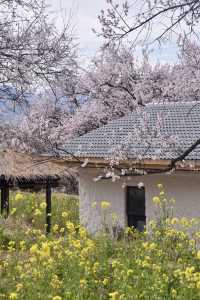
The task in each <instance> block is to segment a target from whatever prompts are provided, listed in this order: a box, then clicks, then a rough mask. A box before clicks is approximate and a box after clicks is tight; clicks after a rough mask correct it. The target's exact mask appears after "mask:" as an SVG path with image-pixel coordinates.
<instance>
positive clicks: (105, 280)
mask: <svg viewBox="0 0 200 300" xmlns="http://www.w3.org/2000/svg"><path fill="white" fill-rule="evenodd" d="M102 283H103V285H105V286H106V285H108V283H109V280H108V278H104V280H103V281H102Z"/></svg>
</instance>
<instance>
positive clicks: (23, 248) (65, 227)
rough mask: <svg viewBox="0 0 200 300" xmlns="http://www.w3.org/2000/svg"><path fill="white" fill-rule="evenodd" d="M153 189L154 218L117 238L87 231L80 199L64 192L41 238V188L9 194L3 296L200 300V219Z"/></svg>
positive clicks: (0, 274)
mask: <svg viewBox="0 0 200 300" xmlns="http://www.w3.org/2000/svg"><path fill="white" fill-rule="evenodd" d="M158 187H159V192H158V195H157V196H155V197H154V198H153V202H154V203H155V206H156V208H157V213H156V216H155V220H153V221H151V222H150V224H148V226H147V229H146V231H145V232H143V233H139V232H137V231H136V230H134V229H129V228H127V229H125V230H124V233H123V234H122V235H121V236H120V238H111V236H110V235H109V234H108V233H107V232H106V231H102V232H101V233H100V234H99V235H98V236H95V237H91V236H90V235H89V234H88V233H87V232H86V230H85V229H84V228H83V227H81V226H80V225H79V221H78V198H76V197H69V196H68V197H67V196H64V195H62V194H58V195H56V196H54V198H53V215H52V218H53V224H54V226H53V230H52V233H51V234H50V235H49V236H48V237H46V236H45V228H44V220H45V216H44V210H45V203H44V198H43V196H42V194H22V193H13V195H12V200H11V203H12V212H11V216H10V217H9V218H8V219H7V220H4V219H0V299H9V300H15V299H20V300H44V299H45V300H46V299H50V300H101V299H102V300H109V299H110V300H119V299H121V300H122V299H125V300H135V299H144V300H147V299H148V300H149V299H152V300H164V299H179V300H184V299H185V300H193V299H194V300H195V299H200V250H199V244H200V226H199V220H198V219H191V220H188V219H186V218H177V217H175V216H174V215H173V209H172V207H171V206H172V204H173V201H174V200H173V199H171V200H166V196H165V192H164V191H163V187H162V185H159V186H158ZM109 209H110V204H109V203H107V202H106V201H102V210H105V211H106V213H108V212H109Z"/></svg>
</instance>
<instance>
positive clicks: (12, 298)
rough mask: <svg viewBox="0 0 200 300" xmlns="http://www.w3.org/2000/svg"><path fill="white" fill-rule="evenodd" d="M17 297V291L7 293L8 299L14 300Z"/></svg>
mask: <svg viewBox="0 0 200 300" xmlns="http://www.w3.org/2000/svg"><path fill="white" fill-rule="evenodd" d="M17 298H18V295H17V293H10V295H9V299H10V300H16V299H17Z"/></svg>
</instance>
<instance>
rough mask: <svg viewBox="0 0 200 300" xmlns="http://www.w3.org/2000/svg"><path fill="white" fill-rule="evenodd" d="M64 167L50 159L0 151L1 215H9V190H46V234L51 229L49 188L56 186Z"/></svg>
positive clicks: (62, 174)
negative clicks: (41, 188)
mask: <svg viewBox="0 0 200 300" xmlns="http://www.w3.org/2000/svg"><path fill="white" fill-rule="evenodd" d="M65 170H66V166H64V164H58V163H56V161H54V160H53V159H52V157H51V158H50V157H47V156H38V155H27V154H24V153H17V152H13V151H11V150H0V189H1V213H2V214H4V215H5V216H8V214H9V188H10V187H14V186H17V187H18V188H34V187H36V186H39V187H45V188H46V204H47V206H46V224H47V233H48V232H50V228H51V187H56V186H58V183H59V179H60V178H61V177H63V176H64V174H65Z"/></svg>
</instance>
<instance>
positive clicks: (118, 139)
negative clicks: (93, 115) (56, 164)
mask: <svg viewBox="0 0 200 300" xmlns="http://www.w3.org/2000/svg"><path fill="white" fill-rule="evenodd" d="M199 138H200V103H199V102H196V103H182V104H167V105H163V104H162V105H161V104H159V105H147V106H146V107H144V108H141V109H140V111H139V112H132V113H130V114H129V115H127V116H125V117H122V118H120V119H118V120H115V121H112V122H110V123H108V125H105V126H102V127H100V128H98V129H96V130H93V131H92V132H90V133H87V134H85V135H83V136H81V137H79V138H76V139H73V140H72V141H71V142H70V143H68V144H67V145H66V151H67V152H68V153H70V154H72V155H71V156H70V157H69V156H68V157H67V158H66V157H65V159H66V160H67V161H68V163H69V162H70V164H71V165H74V166H75V165H76V166H77V167H78V170H79V194H80V219H81V222H82V223H83V224H84V225H85V226H86V227H87V228H88V229H89V231H90V232H96V231H98V229H99V228H101V224H102V210H101V208H100V206H101V205H100V204H101V201H109V202H110V203H111V210H112V211H113V212H115V213H116V214H117V215H118V220H119V224H120V226H122V227H125V226H127V225H129V226H135V227H137V228H139V229H141V228H142V227H143V225H144V223H145V222H147V221H148V220H149V219H151V218H152V217H153V216H154V205H153V203H152V197H153V196H155V195H156V194H157V193H158V189H157V184H158V183H162V184H163V185H164V186H165V189H166V192H167V195H168V197H173V198H175V199H176V204H175V211H176V214H177V215H179V216H186V217H199V216H200V172H199V171H200V147H199V145H196V146H195V147H194V149H193V151H189V152H190V153H189V154H188V155H187V156H186V157H185V159H184V161H181V162H180V161H177V163H176V164H174V166H173V172H171V171H170V172H169V170H171V167H172V162H174V161H173V159H175V158H177V157H179V156H180V155H182V154H183V153H184V152H185V151H186V150H187V149H189V148H190V147H191V146H192V145H194V143H195V142H196V141H197V140H198V139H199ZM113 170H114V173H112V172H113ZM139 183H143V186H144V187H142V188H141V184H140V185H139V186H138V184H139ZM94 203H95V205H94ZM94 206H95V207H94ZM110 218H111V217H110Z"/></svg>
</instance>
